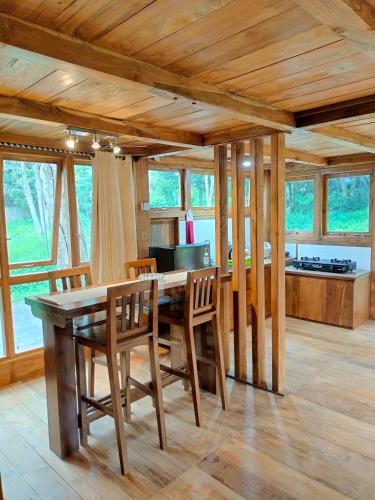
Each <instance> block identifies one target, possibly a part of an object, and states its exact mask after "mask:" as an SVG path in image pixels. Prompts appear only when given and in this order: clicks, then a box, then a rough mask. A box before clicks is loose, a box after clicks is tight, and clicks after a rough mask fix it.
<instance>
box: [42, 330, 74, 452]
mask: <svg viewBox="0 0 375 500" xmlns="http://www.w3.org/2000/svg"><path fill="white" fill-rule="evenodd" d="M43 337H44V362H45V374H46V392H47V410H48V431H49V445H50V448H51V450H52V451H53V452H55V453H56V455H58V456H59V457H61V458H66V457H68V456H69V455H71V454H72V453H74V452H75V451H77V450H78V449H79V441H78V416H77V399H76V377H75V363H74V342H73V329H72V321H69V322H68V324H67V325H66V326H65V328H60V327H58V326H56V325H53V324H52V323H50V322H49V321H47V320H43Z"/></svg>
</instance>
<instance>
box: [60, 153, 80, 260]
mask: <svg viewBox="0 0 375 500" xmlns="http://www.w3.org/2000/svg"><path fill="white" fill-rule="evenodd" d="M63 169H64V171H65V186H66V192H67V194H68V212H69V217H68V220H69V240H70V262H71V265H72V266H73V267H75V266H79V264H80V260H81V259H80V252H79V231H78V213H77V197H76V185H75V176H74V162H73V158H72V157H71V156H67V157H66V158H65V159H64V163H63Z"/></svg>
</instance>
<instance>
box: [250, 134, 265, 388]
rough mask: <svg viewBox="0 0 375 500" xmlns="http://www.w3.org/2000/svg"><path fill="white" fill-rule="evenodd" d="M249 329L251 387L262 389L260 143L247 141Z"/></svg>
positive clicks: (261, 171)
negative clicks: (250, 335) (249, 261)
mask: <svg viewBox="0 0 375 500" xmlns="http://www.w3.org/2000/svg"><path fill="white" fill-rule="evenodd" d="M250 162H251V163H250V224H251V292H250V293H251V325H252V354H253V383H254V385H257V386H259V387H265V386H266V382H265V294H264V246H263V242H264V207H263V185H264V167H263V139H262V138H255V139H250Z"/></svg>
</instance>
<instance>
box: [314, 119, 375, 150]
mask: <svg viewBox="0 0 375 500" xmlns="http://www.w3.org/2000/svg"><path fill="white" fill-rule="evenodd" d="M311 132H313V133H316V134H320V135H323V136H324V137H329V138H330V139H334V141H335V142H336V143H337V144H341V145H343V146H346V147H351V148H355V149H358V150H360V151H365V152H367V153H375V138H373V137H368V136H366V135H363V134H358V133H357V132H352V131H351V130H348V129H346V128H339V127H334V126H333V125H329V126H327V127H319V128H316V129H314V130H312V131H311Z"/></svg>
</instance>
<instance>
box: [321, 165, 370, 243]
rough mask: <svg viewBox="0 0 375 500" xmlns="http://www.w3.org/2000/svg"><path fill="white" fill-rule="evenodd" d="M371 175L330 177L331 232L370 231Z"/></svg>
mask: <svg viewBox="0 0 375 500" xmlns="http://www.w3.org/2000/svg"><path fill="white" fill-rule="evenodd" d="M369 188H370V176H369V175H353V176H351V177H336V178H330V179H328V186H327V193H328V200H327V201H328V214H327V229H328V231H329V232H354V233H367V232H369V192H370V189H369Z"/></svg>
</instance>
